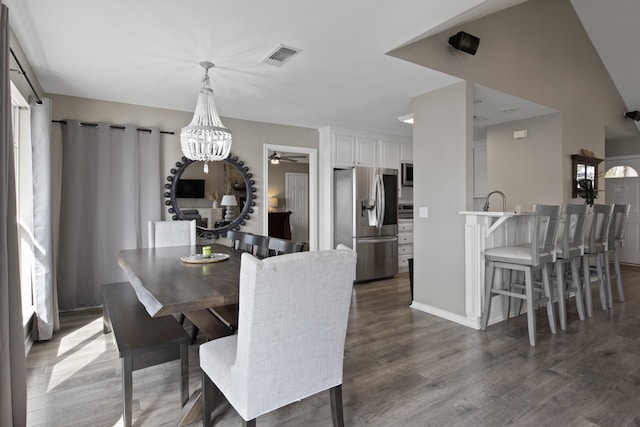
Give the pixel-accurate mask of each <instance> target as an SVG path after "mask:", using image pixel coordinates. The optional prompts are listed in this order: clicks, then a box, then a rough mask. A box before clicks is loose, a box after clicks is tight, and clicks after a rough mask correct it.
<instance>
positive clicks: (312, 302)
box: [200, 246, 356, 426]
mask: <svg viewBox="0 0 640 427" xmlns="http://www.w3.org/2000/svg"><path fill="white" fill-rule="evenodd" d="M355 267H356V253H355V252H354V251H352V250H350V249H348V248H347V247H345V246H339V248H338V249H335V250H328V251H314V252H299V253H293V254H287V255H282V256H278V257H271V258H265V259H263V260H259V259H257V258H256V257H254V256H253V255H251V254H248V253H245V254H243V255H242V263H241V267H240V319H239V325H238V333H237V334H236V335H232V336H228V337H224V338H219V339H216V340H213V341H209V342H207V343H204V344H202V345H201V346H200V368H201V369H202V374H203V375H202V381H203V399H204V425H205V426H209V425H211V410H212V401H213V397H214V393H215V392H216V391H220V392H221V393H222V394H223V395H224V396H225V397H226V399H227V400H228V401H229V403H230V404H231V406H233V407H234V408H235V410H236V411H237V412H238V414H239V415H240V416H241V417H242V418H243V419H244V420H245V422H246V425H255V419H256V417H258V416H260V415H263V414H265V413H268V412H271V411H273V410H275V409H278V408H280V407H283V406H285V405H288V404H290V403H293V402H296V401H299V400H301V399H303V398H305V397H308V396H311V395H313V394H316V393H319V392H321V391H324V390H330V397H331V412H332V416H333V424H334V426H342V425H343V424H344V422H343V416H342V369H343V357H344V344H345V337H346V331H347V320H348V317H349V305H350V302H351V291H352V288H353V281H354V279H355Z"/></svg>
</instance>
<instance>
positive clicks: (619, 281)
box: [613, 246, 624, 302]
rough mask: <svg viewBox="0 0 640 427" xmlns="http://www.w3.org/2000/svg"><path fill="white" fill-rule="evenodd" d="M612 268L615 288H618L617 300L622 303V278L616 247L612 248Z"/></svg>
mask: <svg viewBox="0 0 640 427" xmlns="http://www.w3.org/2000/svg"><path fill="white" fill-rule="evenodd" d="M613 268H614V270H615V272H616V286H617V288H618V299H619V300H620V302H624V290H623V289H622V276H621V275H620V257H619V256H618V247H617V246H616V247H614V248H613Z"/></svg>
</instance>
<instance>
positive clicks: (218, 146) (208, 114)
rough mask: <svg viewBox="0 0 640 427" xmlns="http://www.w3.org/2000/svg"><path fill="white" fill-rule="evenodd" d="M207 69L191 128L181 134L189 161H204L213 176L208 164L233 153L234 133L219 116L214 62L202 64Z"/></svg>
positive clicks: (181, 143)
mask: <svg viewBox="0 0 640 427" xmlns="http://www.w3.org/2000/svg"><path fill="white" fill-rule="evenodd" d="M200 65H201V66H202V68H204V71H205V72H204V76H202V89H201V90H200V94H198V103H197V104H196V110H195V112H194V113H193V119H192V120H191V123H189V126H186V127H183V128H182V130H181V131H180V145H181V146H182V152H183V153H184V155H185V157H186V158H188V159H190V160H202V161H204V172H205V173H208V172H209V165H208V162H211V161H218V160H224V159H226V158H227V157H228V156H229V151H230V150H231V131H230V130H229V129H227V128H225V127H224V125H223V124H222V122H221V121H220V117H218V113H217V112H216V104H215V102H214V101H213V89H211V83H210V80H209V68H212V67H213V66H214V65H213V64H212V63H211V62H201V63H200Z"/></svg>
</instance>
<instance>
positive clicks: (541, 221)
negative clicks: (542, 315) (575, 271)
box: [480, 205, 560, 346]
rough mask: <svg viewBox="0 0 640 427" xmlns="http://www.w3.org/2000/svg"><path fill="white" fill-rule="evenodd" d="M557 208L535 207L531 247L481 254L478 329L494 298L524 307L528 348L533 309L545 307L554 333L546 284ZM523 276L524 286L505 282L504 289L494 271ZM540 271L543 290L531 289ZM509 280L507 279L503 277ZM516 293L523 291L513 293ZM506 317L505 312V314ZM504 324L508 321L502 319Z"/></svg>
mask: <svg viewBox="0 0 640 427" xmlns="http://www.w3.org/2000/svg"><path fill="white" fill-rule="evenodd" d="M559 216H560V206H550V205H535V206H534V214H533V215H532V218H531V222H532V224H531V232H530V236H531V237H530V243H529V244H527V245H518V246H503V247H496V248H491V249H487V250H486V251H484V256H485V260H486V262H487V268H486V278H485V292H484V302H483V309H482V316H481V319H480V327H481V329H482V330H483V331H484V330H486V329H487V325H488V323H489V313H490V311H491V299H492V298H493V296H495V295H502V296H505V297H508V298H517V299H521V300H524V301H525V302H526V305H527V323H528V330H529V344H530V345H531V346H535V345H536V318H535V308H536V307H538V306H539V305H542V304H545V305H546V307H547V318H548V320H549V328H550V329H551V333H553V334H555V333H556V322H555V316H554V312H553V302H552V295H551V288H550V284H549V265H550V264H552V263H554V262H555V252H556V248H555V244H556V232H557V229H558V227H557V226H558V218H559ZM497 268H500V269H502V271H503V272H505V271H511V270H515V271H521V272H524V278H525V284H524V286H521V285H520V284H518V283H511V280H508V282H509V283H507V284H506V285H505V286H501V285H500V284H499V283H495V282H494V279H495V270H496V269H497ZM536 271H540V272H541V274H542V289H541V290H539V289H538V288H537V287H535V286H534V281H533V273H534V272H536ZM506 276H507V277H510V275H506ZM516 290H521V291H523V292H522V293H520V292H515V291H516ZM507 316H508V310H507ZM505 320H508V318H507V319H505Z"/></svg>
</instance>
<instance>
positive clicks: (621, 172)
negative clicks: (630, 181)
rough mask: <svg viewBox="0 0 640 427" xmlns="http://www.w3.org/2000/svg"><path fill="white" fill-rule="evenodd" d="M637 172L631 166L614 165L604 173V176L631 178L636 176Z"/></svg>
mask: <svg viewBox="0 0 640 427" xmlns="http://www.w3.org/2000/svg"><path fill="white" fill-rule="evenodd" d="M637 176H638V172H637V171H636V170H635V169H634V168H632V167H631V166H614V167H612V168H611V169H609V170H608V171H607V172H606V173H605V174H604V177H605V178H633V177H637Z"/></svg>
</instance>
